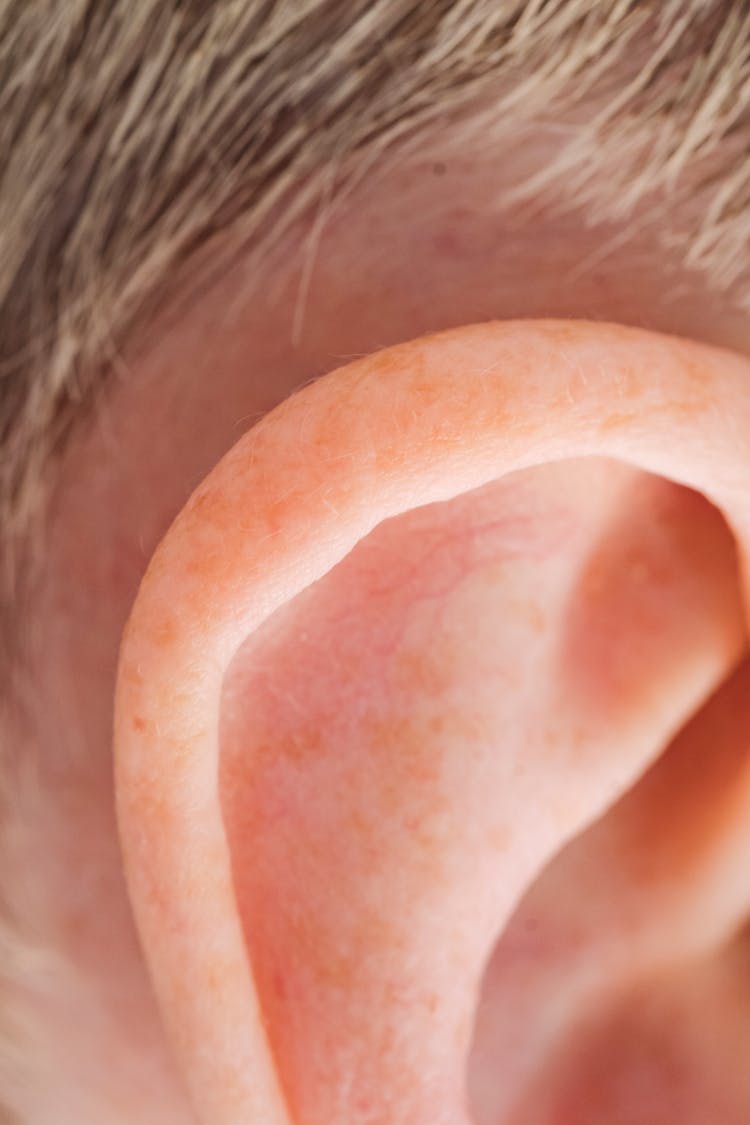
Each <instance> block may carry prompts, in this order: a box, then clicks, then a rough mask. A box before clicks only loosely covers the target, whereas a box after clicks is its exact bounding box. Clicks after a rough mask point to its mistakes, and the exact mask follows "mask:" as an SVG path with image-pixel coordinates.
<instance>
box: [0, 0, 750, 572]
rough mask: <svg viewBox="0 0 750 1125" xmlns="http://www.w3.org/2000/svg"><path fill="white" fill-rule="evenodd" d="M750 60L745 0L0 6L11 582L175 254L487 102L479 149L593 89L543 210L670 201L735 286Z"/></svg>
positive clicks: (549, 176)
mask: <svg viewBox="0 0 750 1125" xmlns="http://www.w3.org/2000/svg"><path fill="white" fill-rule="evenodd" d="M749 67H750V14H748V11H747V6H746V4H745V3H743V2H742V0H739V2H732V0H729V2H725V0H661V2H660V0H630V2H623V0H620V2H618V3H612V4H602V3H601V0H281V2H278V3H271V2H269V0H242V2H241V3H237V2H235V0H214V2H213V3H205V2H203V0H187V2H186V0H34V2H33V3H29V2H28V0H0V151H2V156H3V161H2V163H3V167H2V173H0V240H1V241H0V248H1V250H0V526H2V527H3V529H4V534H3V553H2V562H3V568H2V569H3V575H4V578H5V589H6V591H7V589H8V586H9V583H10V585H11V588H12V582H13V578H14V572H15V568H14V566H13V560H14V558H15V557H16V555H15V551H14V550H13V548H14V547H15V546H17V544H18V541H19V535H20V533H21V532H22V530H23V528H24V526H25V524H26V522H27V520H28V517H29V514H30V512H31V511H32V510H33V509H34V508H35V506H36V503H37V501H38V500H39V498H40V497H41V496H42V495H43V492H44V476H43V472H42V470H43V468H44V466H45V464H46V463H47V462H48V460H49V458H50V456H51V455H52V454H54V453H55V452H56V451H58V450H59V449H60V448H61V445H62V443H63V442H64V439H65V436H66V434H67V433H68V431H69V429H70V426H71V422H72V421H73V420H74V419H75V418H76V417H77V416H80V415H81V414H82V413H83V412H84V411H85V409H86V408H87V406H88V405H89V404H90V403H91V401H92V400H93V398H94V395H95V393H96V391H97V389H99V388H100V387H101V386H102V384H103V382H104V381H105V379H106V375H107V373H108V372H109V373H111V371H112V369H113V367H114V366H115V365H114V364H113V363H112V360H113V357H116V356H117V355H118V353H119V350H120V348H121V347H122V346H123V342H124V341H125V340H126V339H127V338H128V336H129V335H130V334H132V333H133V331H134V329H135V327H136V326H137V324H138V323H139V322H142V321H143V320H144V318H146V317H148V316H149V315H151V314H152V313H153V312H154V311H155V309H157V308H158V307H159V306H160V305H161V304H163V302H164V301H165V300H167V299H168V298H169V295H170V289H171V286H172V285H173V283H174V280H175V278H176V277H177V275H178V273H179V270H180V267H181V266H182V265H184V264H185V263H186V262H187V261H188V260H190V259H191V258H194V257H195V255H196V254H198V253H199V252H200V251H201V250H204V249H205V248H206V247H208V246H210V245H212V244H216V242H217V236H220V235H222V234H230V233H231V235H232V241H233V244H234V245H235V246H245V247H249V246H253V247H254V249H255V250H256V252H257V250H258V249H259V246H260V244H262V243H265V244H267V243H268V242H269V241H270V240H272V239H273V238H274V237H278V236H279V234H280V232H281V229H282V222H281V221H280V218H279V216H280V215H281V214H282V213H283V214H284V216H285V218H284V225H285V227H286V228H288V226H289V224H290V223H291V222H293V221H294V220H295V219H297V218H299V217H300V216H301V215H303V214H304V213H305V210H306V209H309V208H310V207H311V206H312V205H314V202H315V199H316V197H317V198H319V197H320V193H321V191H322V190H323V188H322V184H323V181H324V180H325V178H326V175H327V173H329V172H330V169H331V166H332V165H333V164H334V162H335V165H336V166H337V167H338V168H340V169H342V171H343V172H348V173H349V174H355V175H356V170H357V167H358V166H359V167H361V166H364V165H366V164H367V163H368V162H371V161H372V160H373V159H374V158H376V157H377V156H378V155H379V154H381V153H384V152H386V151H388V150H389V149H390V150H393V149H394V148H395V147H397V146H402V147H403V146H404V145H407V146H408V145H414V144H416V143H418V142H419V141H420V139H422V140H423V139H425V138H428V137H430V136H433V137H438V136H439V134H440V132H441V130H442V129H443V127H444V126H445V124H446V123H447V122H449V121H451V120H455V119H456V118H457V117H460V115H461V114H462V113H466V112H467V111H468V110H469V109H470V107H471V105H472V103H476V102H477V99H479V98H481V97H485V98H486V97H487V95H488V94H489V95H490V96H491V104H492V106H493V109H492V111H491V112H490V114H489V118H488V121H489V124H491V125H493V126H494V129H495V135H496V136H497V137H498V143H500V142H501V141H507V138H508V133H509V132H511V131H512V129H513V127H514V123H517V121H518V120H519V119H524V120H526V121H528V120H529V119H533V117H534V115H535V114H536V113H538V112H539V111H540V109H543V110H544V112H545V113H546V114H549V113H550V112H557V113H563V112H564V111H565V110H566V109H570V108H575V106H576V105H580V104H581V103H582V102H584V101H585V99H586V98H591V100H592V104H595V105H597V106H598V107H599V108H598V110H597V112H596V114H595V115H593V119H592V120H590V121H587V122H586V124H585V125H584V126H583V127H582V128H581V129H580V130H576V131H575V132H574V133H572V134H571V141H570V145H569V147H568V148H567V149H566V151H565V152H564V154H563V156H562V158H561V159H560V160H558V161H557V162H555V164H554V165H553V167H551V168H548V169H547V170H546V171H545V173H544V177H545V180H546V183H547V185H549V184H550V182H553V181H555V180H557V181H560V184H561V186H562V188H563V189H564V190H559V191H556V193H555V194H556V198H557V199H558V200H559V201H560V204H559V205H563V203H564V205H566V206H568V207H574V206H581V205H585V206H586V207H587V208H588V210H589V213H590V212H591V203H592V200H593V201H594V202H595V204H596V207H597V211H596V214H598V215H599V216H600V217H602V218H606V217H612V216H613V215H620V216H622V215H625V217H627V214H628V213H629V212H632V210H633V208H634V207H635V205H636V203H637V202H638V201H639V200H640V199H642V198H643V197H644V196H645V195H646V193H648V192H649V191H652V190H653V189H654V188H656V187H659V186H664V185H667V186H669V187H670V189H671V191H672V193H673V195H677V196H680V197H684V195H685V193H686V192H689V193H690V194H691V196H692V197H694V198H696V197H697V198H699V199H700V209H699V213H697V214H696V212H695V210H694V211H693V212H692V214H691V216H690V219H689V220H688V226H689V229H687V230H685V231H684V232H683V237H682V239H681V246H680V247H679V248H680V249H681V252H682V256H683V258H684V260H685V261H686V262H688V263H690V264H699V265H702V266H705V267H707V268H708V269H709V270H710V271H711V275H712V279H713V281H714V283H715V284H717V285H720V286H722V287H723V288H724V289H728V288H729V287H731V286H735V285H736V284H737V283H738V282H739V281H740V280H741V278H742V274H743V271H744V269H745V258H746V248H747V245H748V215H747V207H746V204H747V202H748V180H749V179H750V158H749V154H748V145H747V139H748V102H749V100H750V72H749ZM490 119H491V120H490ZM605 166H606V167H608V173H607V175H606V176H604V177H602V176H601V175H600V173H601V170H602V167H605ZM540 186H543V185H540V184H539V183H537V184H533V183H531V184H527V185H526V190H527V191H531V190H534V189H538V188H539V187H540ZM326 190H329V188H328V187H326ZM282 202H283V203H284V208H283V211H282V209H281V208H280V204H281V203H282ZM672 237H674V231H673V230H672Z"/></svg>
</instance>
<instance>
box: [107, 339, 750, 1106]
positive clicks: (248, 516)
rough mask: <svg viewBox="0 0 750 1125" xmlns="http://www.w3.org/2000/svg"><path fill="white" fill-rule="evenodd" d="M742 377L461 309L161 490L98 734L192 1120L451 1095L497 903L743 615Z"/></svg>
mask: <svg viewBox="0 0 750 1125" xmlns="http://www.w3.org/2000/svg"><path fill="white" fill-rule="evenodd" d="M749 386H750V378H749V377H748V368H747V364H746V363H745V362H744V361H741V360H739V359H736V358H735V357H732V356H731V355H729V354H728V353H721V352H715V351H712V350H711V349H708V348H704V347H700V346H698V345H693V344H688V343H687V342H684V341H676V340H671V339H666V338H662V337H658V336H655V335H652V334H649V333H645V332H640V331H636V330H628V329H622V328H619V327H616V326H609V325H593V324H585V323H580V324H577V323H574V322H570V323H564V324H563V323H557V322H540V323H534V322H523V323H516V324H514V323H509V324H488V325H480V326H473V327H469V328H464V329H460V330H456V331H453V332H448V333H444V334H441V335H439V336H436V337H432V338H429V339H425V340H419V341H415V342H413V343H411V344H407V345H402V346H400V347H398V348H394V349H390V350H389V351H387V352H384V353H380V354H378V355H376V356H374V357H370V358H368V359H365V360H361V361H358V362H357V363H355V364H353V365H352V366H350V367H348V368H343V369H341V370H340V371H338V372H334V373H332V374H331V375H329V376H326V377H324V378H323V379H321V380H319V381H318V382H316V383H315V384H313V385H311V386H308V387H307V388H305V389H304V390H303V391H301V392H300V393H299V394H298V395H296V396H294V397H293V398H292V399H290V400H288V401H287V402H285V403H284V404H282V406H281V407H279V408H277V409H276V410H275V411H273V412H272V413H271V414H269V415H267V416H266V418H264V419H263V421H262V422H261V423H260V424H259V425H258V426H257V427H255V428H254V429H253V430H252V431H250V432H249V433H248V434H247V435H246V436H245V438H243V439H242V440H241V441H240V442H239V443H238V444H237V446H235V447H234V449H233V450H232V451H230V453H229V454H227V456H226V457H225V458H224V459H223V460H222V461H221V462H220V464H219V465H218V466H217V468H216V469H215V470H214V471H213V472H212V473H211V474H210V475H209V477H207V478H206V480H205V481H204V482H203V483H202V484H201V485H200V486H199V488H198V489H197V490H196V492H195V493H194V495H193V497H192V498H191V500H190V501H189V503H188V504H187V506H186V508H185V509H184V510H183V512H182V513H181V515H180V516H179V517H178V519H177V521H176V522H175V524H174V526H173V528H172V529H171V531H170V532H169V533H168V535H167V537H166V538H165V540H164V541H163V543H162V545H161V546H160V547H159V549H158V550H157V552H156V554H155V556H154V558H153V560H152V563H151V565H150V567H149V571H148V573H147V575H146V578H145V580H144V583H143V586H142V588H141V592H140V594H139V598H138V600H137V602H136V605H135V607H134V610H133V614H132V617H131V621H130V624H129V627H128V631H127V634H126V637H125V640H124V644H123V650H122V656H121V664H120V674H119V684H118V697H117V713H116V765H117V795H118V806H119V816H120V826H121V836H122V843H123V849H124V853H125V858H126V866H127V874H128V880H129V888H130V895H131V900H132V904H133V909H134V912H135V915H136V918H137V920H138V924H139V928H140V932H141V936H142V940H143V944H144V949H145V953H146V957H147V959H148V962H149V965H150V968H151V971H152V975H153V979H154V985H155V989H156V993H157V996H158V998H159V1001H160V1005H161V1010H162V1014H163V1018H164V1021H165V1025H166V1027H167V1029H168V1031H169V1033H170V1035H171V1038H172V1041H173V1043H174V1046H175V1049H176V1052H177V1056H178V1058H179V1060H180V1062H181V1064H182V1067H183V1070H184V1073H185V1076H186V1080H187V1081H188V1082H189V1084H190V1088H191V1091H192V1095H193V1099H194V1103H195V1106H196V1111H197V1113H198V1115H199V1117H200V1119H201V1120H202V1121H203V1120H204V1121H206V1122H210V1123H211V1125H217V1123H218V1125H221V1123H226V1125H236V1123H237V1122H238V1121H244V1120H263V1121H264V1125H265V1123H267V1125H273V1123H274V1122H278V1123H279V1125H288V1123H289V1122H290V1121H297V1120H300V1121H303V1120H304V1121H305V1122H310V1123H311V1125H312V1123H317V1122H320V1123H321V1125H323V1123H325V1125H357V1123H359V1122H362V1123H364V1122H365V1121H366V1122H370V1123H375V1122H378V1123H381V1122H382V1125H386V1123H387V1125H391V1123H392V1121H393V1120H394V1117H397V1118H398V1119H401V1120H404V1121H407V1120H408V1121H409V1122H410V1125H412V1123H413V1125H423V1123H424V1125H427V1123H428V1122H429V1125H435V1123H436V1122H441V1121H442V1122H446V1125H460V1123H461V1122H468V1121H469V1120H470V1117H469V1112H470V1111H469V1109H468V1107H467V1102H466V1066H467V1056H468V1054H469V1051H470V1049H471V1040H472V1031H473V1027H474V1022H475V1018H476V1003H477V996H478V992H479V988H480V982H481V977H482V973H483V971H484V968H485V965H486V963H487V959H488V957H489V955H490V952H491V950H492V948H493V946H494V944H495V943H496V941H497V936H498V934H499V933H501V932H502V931H503V930H504V928H505V927H506V926H507V924H508V921H509V919H510V918H511V916H512V915H513V912H514V910H515V908H516V906H517V904H518V902H519V900H520V899H521V898H522V896H523V895H524V893H525V892H526V891H527V889H528V888H529V886H530V885H531V884H532V883H533V882H534V880H535V879H536V877H537V875H538V874H539V872H540V870H541V869H542V867H543V866H544V864H545V863H547V862H548V860H549V859H550V857H551V856H552V855H553V854H554V853H555V852H557V851H559V850H560V848H561V846H562V845H563V844H564V843H565V842H566V841H568V840H570V839H571V838H572V837H574V836H575V835H576V834H577V833H579V832H580V831H581V830H582V829H583V828H585V827H586V826H587V825H589V824H590V823H591V822H592V821H593V820H595V819H596V817H598V816H599V815H600V814H601V813H602V811H603V810H604V809H606V808H607V807H609V806H611V805H612V804H613V802H615V801H616V800H617V798H618V797H619V796H620V795H621V794H622V793H623V792H624V791H625V790H627V789H628V787H630V786H631V785H632V784H633V782H634V781H635V780H636V779H637V778H638V776H639V775H641V774H642V773H643V772H644V770H646V769H647V768H648V767H649V765H650V764H651V763H653V761H654V760H655V759H656V758H657V757H658V755H659V754H660V753H661V752H662V750H663V749H664V747H665V746H666V745H667V744H668V743H669V742H670V740H671V739H672V738H673V737H674V736H675V734H676V732H677V731H679V730H680V728H682V727H683V726H684V725H685V723H686V722H687V721H688V719H689V718H690V716H692V715H693V714H694V713H695V712H696V711H697V710H698V709H699V708H700V707H701V706H702V705H703V703H704V702H705V701H706V699H707V698H708V697H709V696H710V695H711V694H712V692H714V691H715V690H716V688H717V687H718V685H720V684H721V682H722V680H723V679H724V678H725V677H726V676H727V675H728V674H729V673H730V671H731V669H732V668H733V667H734V665H735V664H736V663H737V661H738V659H739V658H740V655H741V653H742V651H743V649H744V647H745V646H746V639H747V638H746V631H745V624H744V620H743V605H742V581H743V580H744V579H745V578H746V576H747V565H748V562H747V560H748V544H750V509H748V507H747V502H746V480H747V474H748V471H749V470H750V464H749V463H748V462H750V406H749V407H748V409H747V411H746V413H745V414H742V415H741V417H738V416H737V414H736V413H735V414H731V413H730V410H729V405H730V404H736V403H737V402H747V393H748V391H747V388H748V387H749ZM740 387H742V388H744V395H745V397H744V398H743V396H742V393H741V392H740V391H739V388H740ZM743 427H745V429H746V430H747V433H745V431H744V430H743V434H744V437H745V438H746V439H747V440H746V442H745V444H743V446H742V448H743V449H745V450H746V451H747V452H746V457H745V461H744V462H743V463H739V462H738V458H737V455H736V450H737V432H738V430H741V429H742V428H743ZM696 450H698V455H697V456H696ZM740 460H741V459H740ZM693 489H695V490H697V491H693ZM705 497H708V499H706V498H705ZM710 501H713V502H714V503H715V504H716V507H714V506H712V503H711V502H710ZM722 513H723V515H722ZM724 516H725V517H726V521H727V522H726V523H725V520H724ZM728 525H729V526H728ZM730 527H731V531H730ZM732 533H733V534H734V536H735V539H733V538H732ZM735 540H736V542H735ZM737 546H738V547H739V551H740V567H741V574H740V573H738V568H737V551H736V547H737ZM569 917H570V915H569V914H568V913H566V914H565V918H566V920H568V919H569ZM519 1041H520V1031H519ZM507 1085H508V1088H510V1084H507ZM477 1120H479V1121H480V1125H482V1122H483V1119H482V1118H481V1116H480V1117H478V1118H477Z"/></svg>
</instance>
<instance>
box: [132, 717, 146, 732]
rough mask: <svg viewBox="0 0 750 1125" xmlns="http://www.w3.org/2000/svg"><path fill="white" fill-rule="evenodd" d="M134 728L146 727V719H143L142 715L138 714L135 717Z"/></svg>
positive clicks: (143, 728)
mask: <svg viewBox="0 0 750 1125" xmlns="http://www.w3.org/2000/svg"><path fill="white" fill-rule="evenodd" d="M133 729H134V730H145V729H146V722H145V719H142V718H141V716H140V715H136V716H135V718H134V719H133Z"/></svg>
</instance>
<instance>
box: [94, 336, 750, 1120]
mask: <svg viewBox="0 0 750 1125" xmlns="http://www.w3.org/2000/svg"><path fill="white" fill-rule="evenodd" d="M696 449H698V450H699V451H700V454H701V455H700V456H699V457H698V458H697V462H699V463H697V464H696V458H695V452H696ZM572 450H575V456H584V455H601V456H608V457H616V458H619V459H621V460H623V461H626V462H629V463H631V464H633V465H636V466H638V467H640V468H643V469H646V470H649V471H651V472H654V473H658V474H660V475H662V476H664V477H668V478H670V479H672V480H674V481H676V482H678V483H681V484H685V485H688V486H690V487H692V488H695V489H697V490H699V491H700V492H703V493H704V494H705V495H706V496H707V497H708V498H709V499H710V500H711V501H712V502H713V503H714V504H715V505H716V506H717V507H718V508H719V510H720V511H721V512H722V513H723V515H724V516H725V518H726V520H727V522H728V523H729V525H730V527H731V528H732V530H733V532H734V534H735V536H736V539H737V543H738V545H739V551H740V564H741V568H742V575H743V582H744V596H745V601H746V605H747V606H748V607H749V608H750V490H749V489H747V487H746V480H747V469H748V463H749V462H750V362H748V361H747V360H745V359H743V358H741V357H740V356H738V355H735V354H734V353H731V352H728V351H723V350H720V349H717V348H712V347H708V346H705V345H700V344H697V343H694V342H691V341H688V340H682V339H677V338H673V337H666V336H661V335H657V334H655V333H651V332H647V331H643V330H639V329H633V328H624V327H621V326H619V325H612V324H603V323H590V322H585V321H509V322H493V323H488V324H481V325H473V326H469V327H465V328H460V329H455V330H451V331H448V332H444V333H440V334H438V335H436V336H432V337H428V338H424V339H420V340H416V341H413V342H410V343H408V344H403V345H399V346H397V347H394V348H390V349H387V350H386V351H383V352H379V353H376V354H374V355H372V356H369V357H367V358H365V359H362V360H359V361H357V362H355V363H353V364H351V365H349V366H347V367H343V368H340V369H338V370H337V371H334V372H332V373H331V374H329V375H327V376H325V377H323V378H322V379H320V380H319V381H318V382H316V383H314V384H312V385H310V386H308V387H306V388H304V389H303V390H301V391H299V392H297V393H296V394H295V395H293V396H292V397H291V398H290V399H287V400H286V402H284V403H282V404H281V406H279V407H277V408H276V409H275V410H273V411H272V412H271V413H270V414H268V415H267V416H266V417H265V418H264V419H263V420H262V421H261V422H260V423H259V424H258V425H257V426H255V427H254V428H253V429H252V430H250V431H249V432H248V433H247V434H245V436H244V437H243V438H241V439H240V441H239V442H238V443H237V444H236V445H235V446H234V447H233V448H232V449H231V450H230V451H229V453H227V455H226V456H225V457H224V458H223V459H222V460H221V461H220V462H219V464H218V465H217V466H216V468H215V469H214V470H213V471H212V472H211V473H210V474H209V475H208V477H206V479H205V480H204V481H203V482H202V484H201V485H200V486H199V487H198V489H197V490H196V491H195V492H194V494H193V496H192V497H191V499H190V500H189V502H188V503H187V505H186V506H185V508H184V509H183V510H182V512H181V513H180V514H179V516H178V517H177V519H176V520H175V522H174V524H173V525H172V528H171V529H170V531H169V532H168V533H167V535H166V537H165V538H164V540H163V541H162V543H161V545H160V546H159V548H158V549H157V551H156V552H155V554H154V556H153V558H152V560H151V564H150V566H149V568H148V571H147V573H146V576H145V578H144V580H143V583H142V585H141V589H140V592H139V594H138V598H137V600H136V603H135V605H134V608H133V611H132V614H131V618H130V621H129V624H128V627H127V629H126V632H125V636H124V639H123V645H122V650H121V657H120V669H119V676H118V686H117V696H116V705H115V741H114V748H115V767H116V788H117V802H118V818H119V827H120V836H121V841H122V847H123V853H124V859H125V867H126V874H127V879H128V884H129V889H130V894H131V900H132V904H133V909H134V912H135V916H136V921H137V924H138V927H139V931H140V934H141V938H142V941H143V946H144V951H145V956H146V960H147V962H148V965H149V969H150V971H151V974H152V977H153V981H154V987H155V990H156V993H157V997H158V1000H159V1002H160V1005H161V1009H162V1014H163V1017H164V1021H165V1025H166V1026H167V1029H168V1031H169V1033H170V1035H171V1038H172V1041H173V1044H174V1046H175V1049H176V1052H177V1055H178V1058H179V1059H180V1061H181V1063H182V1065H183V1069H184V1071H185V1074H186V1077H187V1080H188V1083H189V1085H190V1087H191V1092H192V1095H193V1100H194V1104H195V1107H196V1111H197V1112H198V1114H199V1116H200V1118H201V1120H204V1121H205V1122H207V1123H208V1122H210V1123H211V1125H222V1123H226V1125H237V1122H239V1121H248V1122H250V1121H258V1122H260V1121H263V1122H264V1125H288V1122H289V1120H290V1119H289V1115H288V1112H287V1110H286V1107H285V1105H284V1098H283V1094H282V1092H281V1086H280V1082H279V1080H278V1076H277V1075H276V1072H275V1067H274V1064H273V1060H272V1057H271V1053H270V1050H269V1047H268V1043H267V1040H266V1037H265V1033H264V1030H263V1013H262V1011H261V1010H260V1005H259V1001H258V997H257V993H256V990H255V987H254V983H253V979H252V974H251V970H250V967H249V965H248V961H247V954H246V949H245V943H244V938H243V933H242V926H241V923H240V920H239V917H238V913H237V908H236V904H235V898H234V890H233V883H232V874H231V859H230V853H229V846H228V843H227V839H226V832H225V828H224V823H223V819H222V812H221V808H220V801H219V791H218V773H219V771H218V752H219V747H218V728H219V700H220V693H221V685H222V679H223V676H224V673H225V671H226V669H227V667H228V665H229V663H230V661H231V659H232V657H233V655H234V653H235V652H236V651H237V649H238V648H239V647H240V645H241V644H242V642H243V641H244V640H245V639H246V638H247V636H248V635H250V634H251V633H252V632H253V631H254V630H255V629H256V628H257V627H258V626H259V625H260V624H261V622H262V621H263V620H265V618H267V617H268V616H269V615H270V614H271V613H272V612H273V611H274V609H275V608H276V607H277V606H279V605H280V604H282V603H283V602H285V601H287V600H289V599H290V598H292V597H294V596H295V595H296V594H297V593H298V592H299V591H300V590H301V589H303V588H304V587H305V586H307V585H308V584H309V583H310V582H312V581H314V580H315V579H317V578H318V577H320V576H322V575H323V574H324V573H325V572H327V571H328V570H329V569H330V568H331V567H332V566H334V565H335V564H336V563H337V562H338V561H339V560H340V559H341V558H343V556H344V555H345V554H347V553H348V551H349V550H351V548H352V547H353V546H354V545H355V543H356V542H357V541H358V540H359V539H361V538H362V537H363V536H365V535H366V534H367V533H368V532H369V531H370V530H371V529H372V528H373V527H374V526H375V525H376V524H377V523H380V522H381V521H382V520H383V519H386V518H388V517H390V516H394V515H397V514H399V513H401V512H403V511H405V510H407V509H409V508H410V507H413V506H415V505H422V504H427V503H430V502H433V501H436V500H445V499H448V498H450V497H452V496H457V495H460V494H461V493H463V492H465V491H468V490H470V489H473V488H476V487H479V486H480V485H482V484H485V483H487V482H489V481H490V480H493V479H497V478H498V477H500V476H502V475H503V474H505V473H507V472H511V471H513V470H516V469H520V468H524V467H528V466H530V465H533V464H540V463H543V462H550V461H554V460H558V459H562V458H565V457H569V456H571V455H573V454H572V452H571V451H572ZM743 469H744V480H743ZM165 935H167V936H166V938H165Z"/></svg>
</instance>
